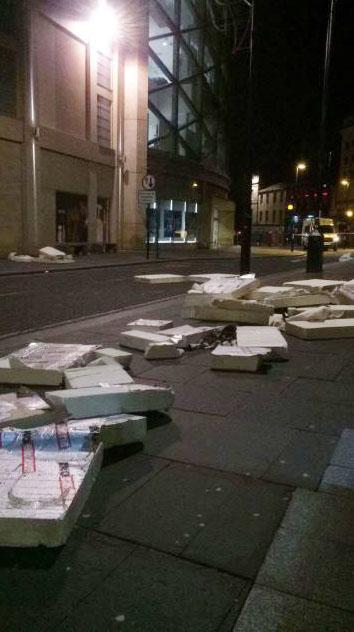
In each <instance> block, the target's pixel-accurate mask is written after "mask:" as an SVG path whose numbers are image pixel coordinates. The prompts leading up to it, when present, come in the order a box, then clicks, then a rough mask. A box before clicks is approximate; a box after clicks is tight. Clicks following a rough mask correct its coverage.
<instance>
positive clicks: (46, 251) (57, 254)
mask: <svg viewBox="0 0 354 632" xmlns="http://www.w3.org/2000/svg"><path fill="white" fill-rule="evenodd" d="M39 259H40V261H45V262H50V263H71V262H72V261H73V256H72V255H67V254H66V252H62V250H58V249H57V248H53V247H52V246H46V247H45V248H40V250H39Z"/></svg>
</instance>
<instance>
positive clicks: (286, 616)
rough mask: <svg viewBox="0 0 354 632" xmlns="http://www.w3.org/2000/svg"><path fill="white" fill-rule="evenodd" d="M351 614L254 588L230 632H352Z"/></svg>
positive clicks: (352, 620)
mask: <svg viewBox="0 0 354 632" xmlns="http://www.w3.org/2000/svg"><path fill="white" fill-rule="evenodd" d="M353 629H354V615H353V614H352V613H351V612H344V611H343V610H339V609H337V608H329V607H328V606H324V605H322V604H319V603H315V602H314V601H309V600H307V599H300V598H299V597H294V596H292V595H287V594H285V593H282V592H279V591H277V590H269V589H267V588H263V587H262V586H257V585H255V586H254V587H253V588H252V590H251V592H250V594H249V595H248V598H247V601H246V603H245V605H244V607H243V609H242V612H241V614H240V616H239V618H238V619H237V623H236V625H235V627H234V629H233V632H275V630H276V632H352V630H353Z"/></svg>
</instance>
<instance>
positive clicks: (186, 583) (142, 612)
mask: <svg viewBox="0 0 354 632" xmlns="http://www.w3.org/2000/svg"><path fill="white" fill-rule="evenodd" d="M247 589H248V582H247V581H245V580H242V579H239V578H238V577H231V576H230V575H227V574H225V573H220V572H218V571H216V570H213V569H209V568H205V567H203V566H199V565H197V564H191V563H190V562H188V561H184V560H179V559H176V558H173V557H171V556H168V555H164V554H162V553H158V552H155V551H147V550H145V549H143V548H140V549H138V550H137V551H135V552H134V553H133V554H132V555H131V556H130V557H129V558H128V559H127V560H126V561H125V562H124V563H123V564H122V565H121V566H120V567H118V568H117V569H116V570H115V571H114V572H113V573H111V575H110V576H109V578H107V580H106V581H105V582H103V583H102V585H101V587H100V588H99V589H98V590H96V591H95V592H94V593H93V594H92V595H90V596H89V597H87V598H86V599H84V600H83V601H82V602H81V603H80V605H79V606H78V607H77V608H75V610H74V609H73V611H72V613H71V615H70V616H69V617H67V619H66V621H65V622H63V624H62V626H61V632H66V631H68V632H69V631H70V632H72V631H73V630H75V631H76V632H80V631H81V630H82V632H87V630H90V631H91V630H92V632H99V631H101V630H107V631H108V632H110V631H112V632H116V631H117V630H120V629H122V630H129V631H141V632H142V631H144V632H181V631H182V630H183V632H201V631H203V632H215V631H216V630H219V629H220V626H221V625H222V623H223V620H224V618H225V617H226V616H227V615H228V613H229V612H230V610H231V611H232V612H233V615H234V618H236V616H237V612H238V611H239V610H240V608H241V607H242V604H243V602H244V599H245V597H246V591H247ZM98 613H99V619H98Z"/></svg>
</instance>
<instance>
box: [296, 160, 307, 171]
mask: <svg viewBox="0 0 354 632" xmlns="http://www.w3.org/2000/svg"><path fill="white" fill-rule="evenodd" d="M305 169H306V165H305V163H304V162H299V163H298V164H297V165H296V170H297V171H305Z"/></svg>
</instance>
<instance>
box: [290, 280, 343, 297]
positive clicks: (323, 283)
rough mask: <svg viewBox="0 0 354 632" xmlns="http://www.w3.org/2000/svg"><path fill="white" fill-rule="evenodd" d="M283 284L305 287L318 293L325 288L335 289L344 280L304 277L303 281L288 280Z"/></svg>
mask: <svg viewBox="0 0 354 632" xmlns="http://www.w3.org/2000/svg"><path fill="white" fill-rule="evenodd" d="M283 285H285V286H288V285H289V286H291V287H296V288H304V289H305V290H309V291H310V292H314V293H316V294H317V293H319V292H323V291H324V290H334V288H336V287H338V286H339V285H343V281H334V280H333V279H302V280H301V281H286V282H285V283H283Z"/></svg>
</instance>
